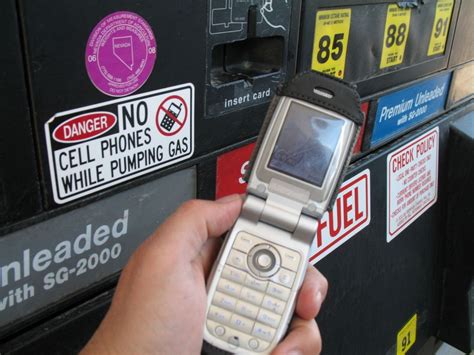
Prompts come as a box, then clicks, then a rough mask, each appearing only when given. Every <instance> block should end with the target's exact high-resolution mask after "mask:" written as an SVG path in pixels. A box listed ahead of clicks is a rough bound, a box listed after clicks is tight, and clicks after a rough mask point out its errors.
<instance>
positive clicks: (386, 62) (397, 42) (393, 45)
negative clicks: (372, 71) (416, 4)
mask: <svg viewBox="0 0 474 355" xmlns="http://www.w3.org/2000/svg"><path fill="white" fill-rule="evenodd" d="M410 17H411V9H409V8H401V7H398V5H397V4H390V5H388V7H387V19H386V20H385V30H384V38H383V49H382V58H381V60H380V69H383V68H387V67H391V66H393V65H398V64H401V63H402V62H403V57H404V55H405V47H406V44H407V39H408V33H409V31H410Z"/></svg>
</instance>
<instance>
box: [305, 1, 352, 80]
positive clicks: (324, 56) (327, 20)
mask: <svg viewBox="0 0 474 355" xmlns="http://www.w3.org/2000/svg"><path fill="white" fill-rule="evenodd" d="M350 27H351V9H335V10H321V11H318V12H317V13H316V24H315V29H314V42H313V59H312V63H311V69H313V70H316V71H319V72H322V73H325V74H328V75H332V76H335V77H337V78H340V79H342V78H344V68H345V66H346V54H347V42H348V40H349V30H350Z"/></svg>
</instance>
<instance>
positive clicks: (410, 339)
mask: <svg viewBox="0 0 474 355" xmlns="http://www.w3.org/2000/svg"><path fill="white" fill-rule="evenodd" d="M416 319H417V317H416V313H415V314H414V315H413V317H411V319H410V320H409V321H408V323H407V324H405V326H404V327H403V328H402V329H400V331H399V332H398V334H397V355H404V354H406V352H407V351H408V349H410V348H411V347H412V345H413V344H415V341H416Z"/></svg>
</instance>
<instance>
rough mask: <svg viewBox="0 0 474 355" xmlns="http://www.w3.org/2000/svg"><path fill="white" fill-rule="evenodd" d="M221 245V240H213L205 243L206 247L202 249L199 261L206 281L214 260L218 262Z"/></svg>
mask: <svg viewBox="0 0 474 355" xmlns="http://www.w3.org/2000/svg"><path fill="white" fill-rule="evenodd" d="M221 245H222V240H221V239H220V238H213V239H209V240H208V241H207V242H206V243H204V246H203V247H202V249H201V253H200V254H199V256H198V259H197V261H198V262H199V263H200V265H201V267H202V269H203V271H204V276H205V278H206V279H207V277H208V276H209V272H210V271H211V267H212V264H213V263H214V260H216V257H217V254H218V253H219V249H220V247H221Z"/></svg>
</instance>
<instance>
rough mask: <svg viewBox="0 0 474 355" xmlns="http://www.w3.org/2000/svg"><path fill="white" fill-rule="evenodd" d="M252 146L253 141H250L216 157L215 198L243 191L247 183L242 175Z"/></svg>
mask: <svg viewBox="0 0 474 355" xmlns="http://www.w3.org/2000/svg"><path fill="white" fill-rule="evenodd" d="M254 148H255V143H252V144H249V145H246V146H244V147H241V148H238V149H235V150H232V151H230V152H228V153H225V154H222V155H221V156H219V157H218V158H217V168H216V198H221V197H224V196H227V195H231V194H243V193H244V192H245V190H246V188H247V183H246V182H245V181H244V175H245V173H246V171H247V169H248V166H249V160H250V156H251V155H252V152H253V150H254Z"/></svg>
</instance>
